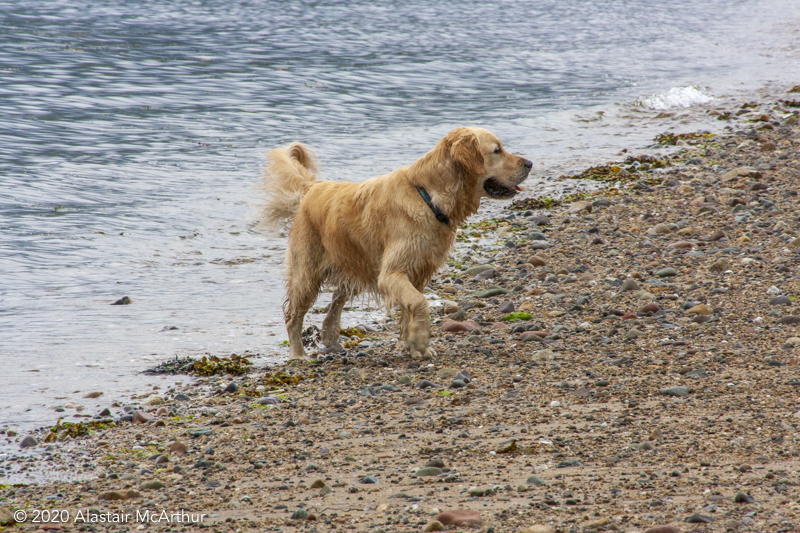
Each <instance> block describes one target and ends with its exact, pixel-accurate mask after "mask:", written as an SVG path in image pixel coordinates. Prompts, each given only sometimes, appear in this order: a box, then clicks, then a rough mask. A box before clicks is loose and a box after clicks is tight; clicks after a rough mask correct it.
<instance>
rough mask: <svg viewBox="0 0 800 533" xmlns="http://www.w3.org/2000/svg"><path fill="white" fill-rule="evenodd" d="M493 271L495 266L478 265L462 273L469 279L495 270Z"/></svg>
mask: <svg viewBox="0 0 800 533" xmlns="http://www.w3.org/2000/svg"><path fill="white" fill-rule="evenodd" d="M493 269H494V265H478V266H474V267H471V268H468V269H466V270H464V271H463V272H461V275H462V276H467V277H475V276H477V275H478V274H480V273H481V272H486V271H487V270H493Z"/></svg>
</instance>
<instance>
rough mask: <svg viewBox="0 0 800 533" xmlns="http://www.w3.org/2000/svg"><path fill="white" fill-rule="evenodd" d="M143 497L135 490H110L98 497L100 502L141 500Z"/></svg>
mask: <svg viewBox="0 0 800 533" xmlns="http://www.w3.org/2000/svg"><path fill="white" fill-rule="evenodd" d="M140 497H141V495H140V494H139V493H138V492H137V491H135V490H109V491H106V492H101V493H100V494H98V495H97V499H98V500H109V501H114V500H133V499H136V498H140Z"/></svg>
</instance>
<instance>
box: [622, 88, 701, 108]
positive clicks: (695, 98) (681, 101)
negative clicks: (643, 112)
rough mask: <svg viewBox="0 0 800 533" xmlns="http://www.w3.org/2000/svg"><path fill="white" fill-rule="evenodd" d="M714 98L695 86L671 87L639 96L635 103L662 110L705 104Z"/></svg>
mask: <svg viewBox="0 0 800 533" xmlns="http://www.w3.org/2000/svg"><path fill="white" fill-rule="evenodd" d="M713 99H714V98H713V97H712V96H709V95H707V94H704V93H703V92H702V91H700V89H698V88H697V87H673V88H672V89H670V90H669V91H667V92H666V93H665V94H654V95H652V96H646V97H644V98H639V99H638V100H637V101H636V103H637V104H639V105H640V106H642V107H646V108H648V109H655V110H662V109H669V108H672V107H691V106H693V105H697V104H705V103H706V102H710V101H712V100H713Z"/></svg>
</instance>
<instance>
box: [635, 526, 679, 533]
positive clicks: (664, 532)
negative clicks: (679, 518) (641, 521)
mask: <svg viewBox="0 0 800 533" xmlns="http://www.w3.org/2000/svg"><path fill="white" fill-rule="evenodd" d="M644 533H681V530H680V529H678V528H677V527H675V526H655V527H651V528H649V529H646V530H645V531H644Z"/></svg>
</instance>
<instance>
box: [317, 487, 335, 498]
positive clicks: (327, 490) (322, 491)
mask: <svg viewBox="0 0 800 533" xmlns="http://www.w3.org/2000/svg"><path fill="white" fill-rule="evenodd" d="M331 492H333V489H332V488H330V487H329V486H328V485H325V486H324V487H322V488H321V489H319V495H320V496H327V495H328V494H330V493H331Z"/></svg>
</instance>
